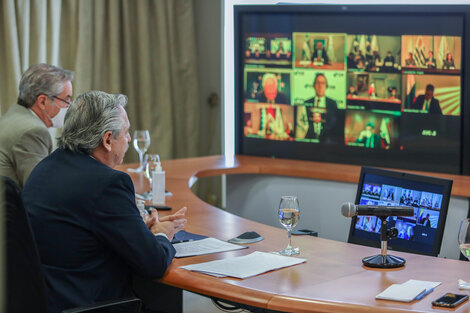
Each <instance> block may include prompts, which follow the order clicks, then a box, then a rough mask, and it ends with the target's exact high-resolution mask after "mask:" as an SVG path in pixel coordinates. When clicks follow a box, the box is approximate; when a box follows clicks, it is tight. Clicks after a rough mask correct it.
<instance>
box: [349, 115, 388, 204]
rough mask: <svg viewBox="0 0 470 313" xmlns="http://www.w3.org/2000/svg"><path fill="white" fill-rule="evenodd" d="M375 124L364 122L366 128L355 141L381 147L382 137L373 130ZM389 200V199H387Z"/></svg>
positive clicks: (365, 145) (367, 146)
mask: <svg viewBox="0 0 470 313" xmlns="http://www.w3.org/2000/svg"><path fill="white" fill-rule="evenodd" d="M374 129H375V125H374V123H372V122H369V123H367V124H366V129H365V130H363V131H361V133H360V134H359V137H358V138H357V139H356V143H362V144H364V147H365V148H376V149H381V148H382V139H381V138H380V136H379V135H377V134H376V133H375V131H374ZM389 200H390V199H389Z"/></svg>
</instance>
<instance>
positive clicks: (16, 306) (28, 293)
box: [0, 177, 142, 313]
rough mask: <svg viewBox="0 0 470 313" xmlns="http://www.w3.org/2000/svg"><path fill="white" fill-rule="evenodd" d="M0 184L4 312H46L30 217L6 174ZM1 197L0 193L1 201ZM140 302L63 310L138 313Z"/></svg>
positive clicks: (67, 312)
mask: <svg viewBox="0 0 470 313" xmlns="http://www.w3.org/2000/svg"><path fill="white" fill-rule="evenodd" d="M2 185H3V191H4V193H3V194H4V196H5V198H4V200H5V201H4V202H3V203H4V204H5V205H4V207H5V210H4V212H5V217H6V218H5V220H6V226H7V227H6V228H7V232H6V253H7V260H6V270H7V271H6V273H7V275H6V279H7V283H6V286H7V310H6V312H8V313H25V312H36V313H47V298H46V292H47V290H46V284H45V280H44V275H43V272H42V268H41V261H40V258H39V253H38V250H37V247H36V243H35V241H34V236H33V233H32V231H31V225H30V222H29V218H28V215H27V214H26V210H25V208H24V206H23V202H22V201H21V190H20V189H19V188H18V186H17V185H16V183H15V182H14V181H13V180H11V179H10V178H7V177H1V182H0V186H2ZM1 196H2V195H1V194H0V200H1ZM0 203H1V201H0ZM0 209H1V208H0ZM0 212H1V211H0ZM0 220H1V219H0ZM141 305H142V303H141V300H140V299H138V298H135V297H131V298H125V299H119V300H111V301H105V302H100V303H94V304H90V305H86V306H82V307H79V308H72V309H67V310H65V311H63V313H94V312H106V311H107V309H117V308H122V307H125V308H126V310H127V311H126V312H132V313H139V312H140V311H141ZM128 308H129V309H128Z"/></svg>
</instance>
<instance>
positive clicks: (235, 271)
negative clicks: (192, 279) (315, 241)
mask: <svg viewBox="0 0 470 313" xmlns="http://www.w3.org/2000/svg"><path fill="white" fill-rule="evenodd" d="M306 261H307V260H306V259H301V258H294V257H287V256H282V255H275V254H272V253H266V252H259V251H255V252H253V253H251V254H248V255H245V256H240V257H235V258H230V259H223V260H217V261H211V262H205V263H198V264H191V265H186V266H182V267H181V268H184V269H187V270H190V271H196V272H200V273H205V274H209V275H213V276H217V277H224V276H230V277H236V278H242V279H243V278H247V277H251V276H256V275H258V274H261V273H265V272H268V271H272V270H276V269H279V268H283V267H287V266H292V265H297V264H300V263H303V262H306Z"/></svg>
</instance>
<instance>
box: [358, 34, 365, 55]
mask: <svg viewBox="0 0 470 313" xmlns="http://www.w3.org/2000/svg"><path fill="white" fill-rule="evenodd" d="M359 50H361V51H362V54H365V52H366V35H361V40H360V41H359Z"/></svg>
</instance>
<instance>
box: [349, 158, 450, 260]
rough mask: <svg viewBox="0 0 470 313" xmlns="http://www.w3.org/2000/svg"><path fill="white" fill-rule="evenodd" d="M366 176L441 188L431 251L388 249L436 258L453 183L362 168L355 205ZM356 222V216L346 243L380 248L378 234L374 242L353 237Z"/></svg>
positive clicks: (401, 248) (398, 247) (357, 202)
mask: <svg viewBox="0 0 470 313" xmlns="http://www.w3.org/2000/svg"><path fill="white" fill-rule="evenodd" d="M366 175H377V176H383V177H386V178H393V179H400V180H408V181H412V182H416V183H420V184H430V185H436V186H440V187H442V204H441V210H440V212H439V221H438V225H437V228H436V237H435V240H434V245H433V247H432V251H430V252H429V253H427V252H423V251H416V250H413V249H409V248H406V247H403V246H393V247H389V248H390V249H391V250H392V249H393V250H394V251H402V252H411V253H416V254H423V255H431V256H438V254H439V252H440V250H441V244H442V237H443V234H444V227H445V223H446V219H447V212H448V207H449V200H450V193H451V190H452V183H453V181H452V180H449V179H443V178H436V177H430V176H423V175H416V174H411V173H405V172H398V171H391V170H385V169H380V168H374V167H367V166H363V167H362V168H361V174H360V176H359V182H358V185H357V192H356V200H355V202H354V203H355V204H359V201H360V198H361V194H362V186H363V184H364V178H365V176H366ZM356 221H357V217H356V216H354V217H352V218H351V226H350V229H349V236H348V242H349V243H355V244H360V245H364V246H369V247H376V248H379V247H380V234H375V235H376V236H374V237H376V238H377V240H374V241H370V240H366V239H364V238H361V237H359V236H355V234H354V232H355V225H356Z"/></svg>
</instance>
